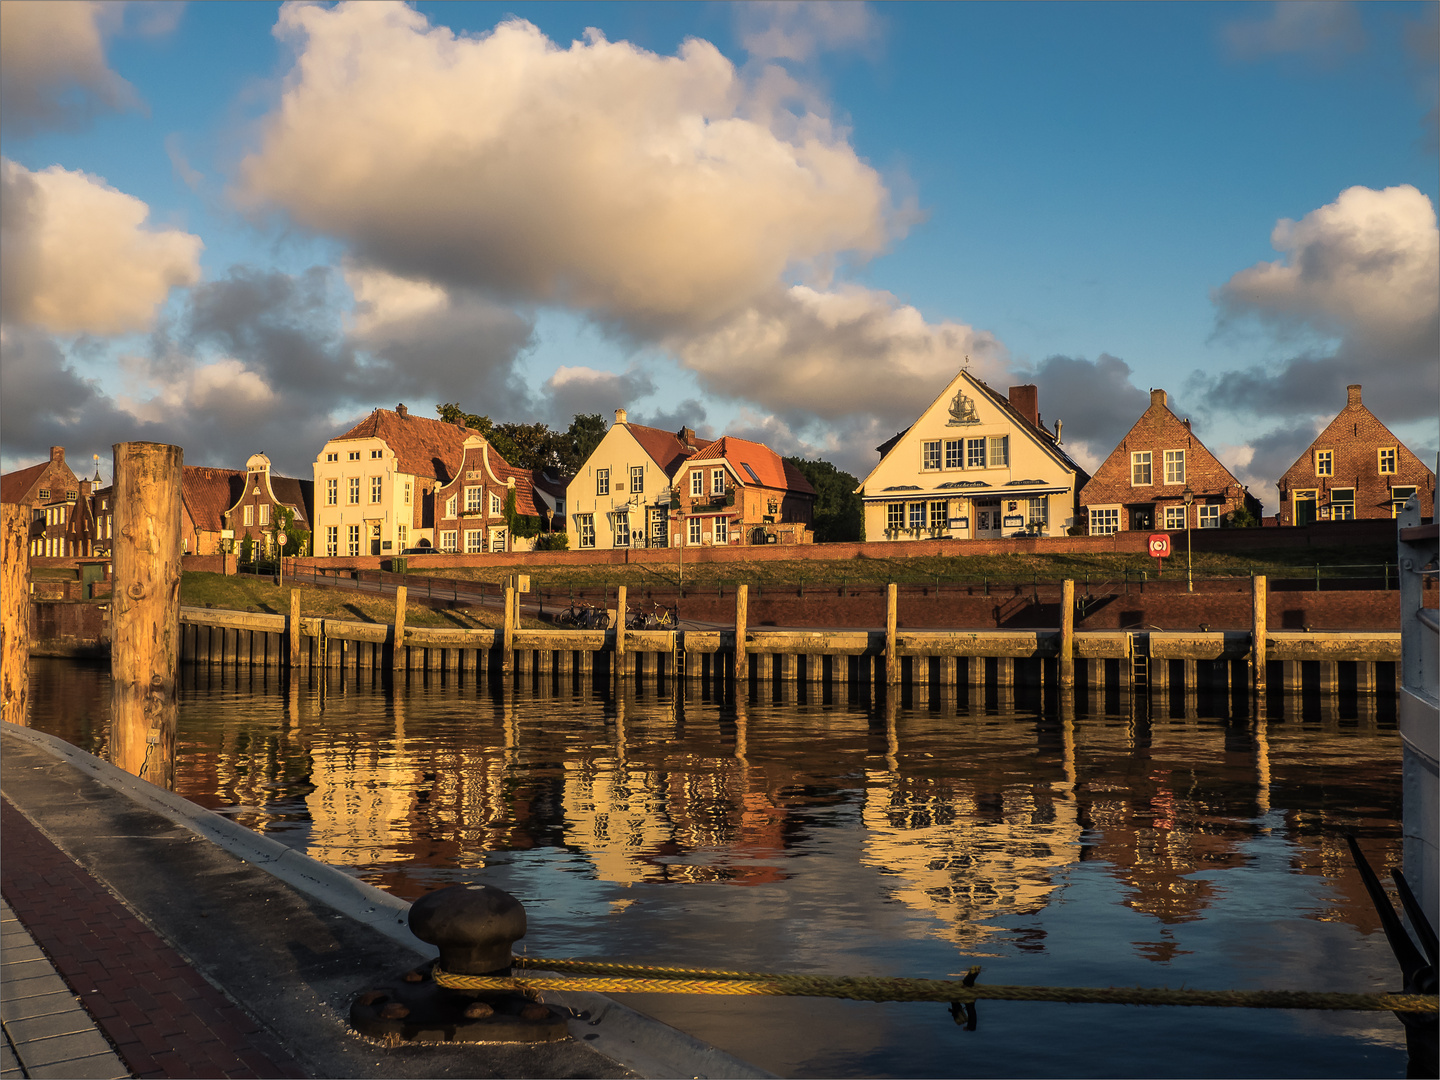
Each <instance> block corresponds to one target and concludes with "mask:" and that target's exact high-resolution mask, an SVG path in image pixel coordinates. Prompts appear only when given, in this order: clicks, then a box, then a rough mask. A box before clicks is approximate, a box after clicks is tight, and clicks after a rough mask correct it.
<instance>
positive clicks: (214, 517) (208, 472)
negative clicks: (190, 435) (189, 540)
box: [180, 465, 304, 532]
mask: <svg viewBox="0 0 1440 1080" xmlns="http://www.w3.org/2000/svg"><path fill="white" fill-rule="evenodd" d="M243 494H245V472H244V470H236V469H212V468H209V467H208V466H205V465H186V466H185V467H184V468H183V469H181V470H180V499H181V501H182V502H184V504H185V508H186V509H187V510H189V511H190V520H191V521H193V522H194V523H195V528H196V530H197V531H200V532H219V531H220V530H221V529H223V528H225V512H226V511H227V510H229V509H230V508H231V507H232V506H234V505H235V504H236V503H237V502H239V501H240V497H241V496H242V495H243ZM301 505H304V504H303V503H302V504H301Z"/></svg>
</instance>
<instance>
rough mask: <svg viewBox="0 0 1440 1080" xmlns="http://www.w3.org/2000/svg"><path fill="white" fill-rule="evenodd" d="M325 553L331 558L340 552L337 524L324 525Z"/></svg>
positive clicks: (338, 527)
mask: <svg viewBox="0 0 1440 1080" xmlns="http://www.w3.org/2000/svg"><path fill="white" fill-rule="evenodd" d="M325 554H326V555H328V556H330V558H332V559H333V558H334V557H335V556H336V555H339V554H340V526H339V525H327V526H326V527H325Z"/></svg>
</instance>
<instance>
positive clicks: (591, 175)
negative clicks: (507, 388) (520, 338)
mask: <svg viewBox="0 0 1440 1080" xmlns="http://www.w3.org/2000/svg"><path fill="white" fill-rule="evenodd" d="M276 33H277V35H279V36H280V37H281V38H282V39H283V40H285V41H286V42H288V43H289V44H291V45H292V46H293V47H294V49H295V51H296V61H295V65H294V68H293V70H292V71H291V73H290V75H289V76H288V79H287V82H286V88H285V91H284V96H283V100H282V101H281V103H280V105H279V107H278V108H277V109H276V110H274V112H273V113H272V114H271V115H270V116H269V117H267V118H266V119H265V121H264V122H263V123H262V131H263V135H262V137H261V140H260V146H259V148H258V150H257V151H256V152H255V153H253V154H251V155H250V156H249V157H247V158H246V159H245V160H244V162H243V163H242V167H241V171H240V177H239V182H238V185H237V187H236V189H235V192H236V197H237V198H238V200H239V201H240V203H241V204H242V205H244V206H246V207H248V208H250V209H251V210H253V211H255V212H263V211H265V210H267V209H271V210H278V211H281V212H283V214H285V215H286V216H288V217H289V218H290V219H291V220H292V221H293V222H295V223H297V224H298V225H300V226H303V227H305V228H308V229H311V230H315V231H317V232H322V233H326V234H329V235H332V236H336V237H340V238H342V239H343V240H344V241H345V242H346V243H347V244H348V245H349V246H350V248H351V250H352V251H353V252H354V253H355V255H356V257H357V258H358V259H359V260H360V261H362V262H363V263H365V264H366V265H370V266H375V267H379V268H383V269H384V270H386V271H388V272H390V273H392V274H396V275H398V276H401V277H405V278H414V279H422V280H427V281H432V282H435V283H436V284H439V285H442V286H444V287H446V288H474V289H481V290H484V291H486V292H489V293H491V294H494V295H496V296H501V297H507V298H510V299H512V300H520V301H524V302H539V303H554V304H563V305H567V306H570V307H573V308H577V309H581V310H584V311H586V312H588V313H590V314H591V315H592V316H593V317H595V318H596V319H598V320H601V321H603V322H606V323H609V324H618V325H619V326H621V327H622V328H623V329H625V330H627V331H628V332H630V333H632V334H635V335H638V336H640V337H642V338H651V337H654V336H655V335H656V334H658V333H662V332H673V331H675V330H677V329H679V328H684V327H698V326H703V325H704V324H706V323H707V322H709V321H712V320H715V319H723V318H726V317H728V316H729V315H730V314H731V313H733V312H734V311H736V310H738V309H740V308H742V307H744V306H746V305H748V304H750V303H753V302H754V301H756V300H757V298H760V297H762V296H764V295H765V294H766V293H768V292H769V291H771V290H772V289H773V288H774V286H775V283H776V282H777V281H778V280H780V279H781V277H782V275H784V274H786V273H788V272H794V271H797V270H798V271H801V272H808V273H812V274H815V275H818V276H819V277H823V275H824V274H825V273H827V272H828V271H829V269H830V268H832V267H833V265H834V264H835V261H836V260H837V259H838V258H840V257H842V256H843V255H845V254H847V253H849V254H853V255H857V256H861V257H863V256H866V255H870V254H873V253H875V252H878V251H880V250H882V249H883V248H884V246H885V245H886V244H887V243H888V242H889V241H890V240H892V239H893V238H894V237H895V236H896V235H897V234H898V232H899V231H900V230H901V229H902V228H903V226H904V223H905V218H904V215H903V214H897V213H896V211H895V210H894V208H893V207H892V205H891V200H890V197H889V194H888V192H887V190H886V188H885V186H884V184H883V183H882V181H881V179H880V177H879V175H878V174H877V173H876V171H875V170H874V169H873V168H871V167H870V166H869V165H867V164H866V163H865V162H863V161H862V160H861V159H860V158H859V157H858V155H857V154H856V153H855V151H854V149H853V148H852V147H851V146H850V145H849V143H848V141H847V139H846V136H845V133H844V132H843V131H840V130H838V129H837V128H835V127H834V126H833V125H832V124H831V123H830V121H829V120H828V119H826V118H825V117H823V116H820V115H817V114H815V113H814V112H811V111H806V110H801V111H798V112H796V111H789V110H783V109H778V110H777V109H775V108H774V102H773V100H772V97H771V94H770V93H769V92H768V91H767V92H766V93H763V94H762V93H760V92H758V91H757V90H756V88H755V87H753V86H751V85H750V84H748V83H746V82H745V81H744V80H743V79H742V78H741V76H740V75H739V74H738V73H737V72H736V70H735V68H734V66H733V65H732V64H731V63H730V61H729V60H727V59H726V58H725V57H724V56H722V55H721V54H720V52H719V51H718V50H717V49H716V48H715V47H714V46H713V45H711V44H709V43H708V42H705V41H699V40H695V39H691V40H688V41H686V42H685V43H684V45H682V46H681V48H680V51H679V53H678V54H677V55H675V56H670V57H665V56H659V55H656V54H654V53H650V52H647V51H646V50H644V49H641V48H638V47H636V46H634V45H631V44H628V43H625V42H609V41H607V40H606V39H605V38H604V37H603V36H602V35H601V34H599V33H598V32H597V31H588V32H587V35H586V38H585V40H584V41H578V42H573V43H572V44H571V45H570V46H569V47H568V48H560V47H558V46H557V45H555V44H554V43H552V42H550V41H549V40H548V39H547V38H546V37H545V36H544V35H543V34H542V33H541V32H540V31H539V30H538V29H537V28H535V27H534V26H532V25H531V24H529V23H527V22H524V21H522V20H518V19H512V20H510V21H507V22H504V23H502V24H500V25H499V26H498V27H496V28H495V29H494V30H493V31H491V32H489V33H485V34H482V35H479V36H474V37H469V36H460V37H457V36H456V35H455V34H453V33H452V32H451V31H450V30H448V29H446V28H444V27H432V26H431V25H430V24H429V23H428V21H427V20H426V18H425V16H424V15H422V14H421V13H419V12H417V11H415V10H413V9H411V8H408V7H404V6H401V5H395V4H370V3H365V4H340V5H339V6H337V7H334V8H322V7H318V6H309V5H294V6H287V7H285V8H283V9H282V11H281V15H280V21H279V24H278V25H277V27H276Z"/></svg>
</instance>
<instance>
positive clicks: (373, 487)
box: [370, 476, 385, 506]
mask: <svg viewBox="0 0 1440 1080" xmlns="http://www.w3.org/2000/svg"><path fill="white" fill-rule="evenodd" d="M384 494H385V478H384V477H381V476H372V477H370V503H371V505H372V506H373V505H375V504H376V503H378V502H380V500H381V498H383V497H384Z"/></svg>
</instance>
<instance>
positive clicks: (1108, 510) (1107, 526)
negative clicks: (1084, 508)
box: [1090, 506, 1120, 536]
mask: <svg viewBox="0 0 1440 1080" xmlns="http://www.w3.org/2000/svg"><path fill="white" fill-rule="evenodd" d="M1119 531H1120V508H1119V507H1118V506H1115V507H1104V508H1101V507H1091V508H1090V535H1091V536H1114V535H1115V534H1116V533H1117V532H1119Z"/></svg>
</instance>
